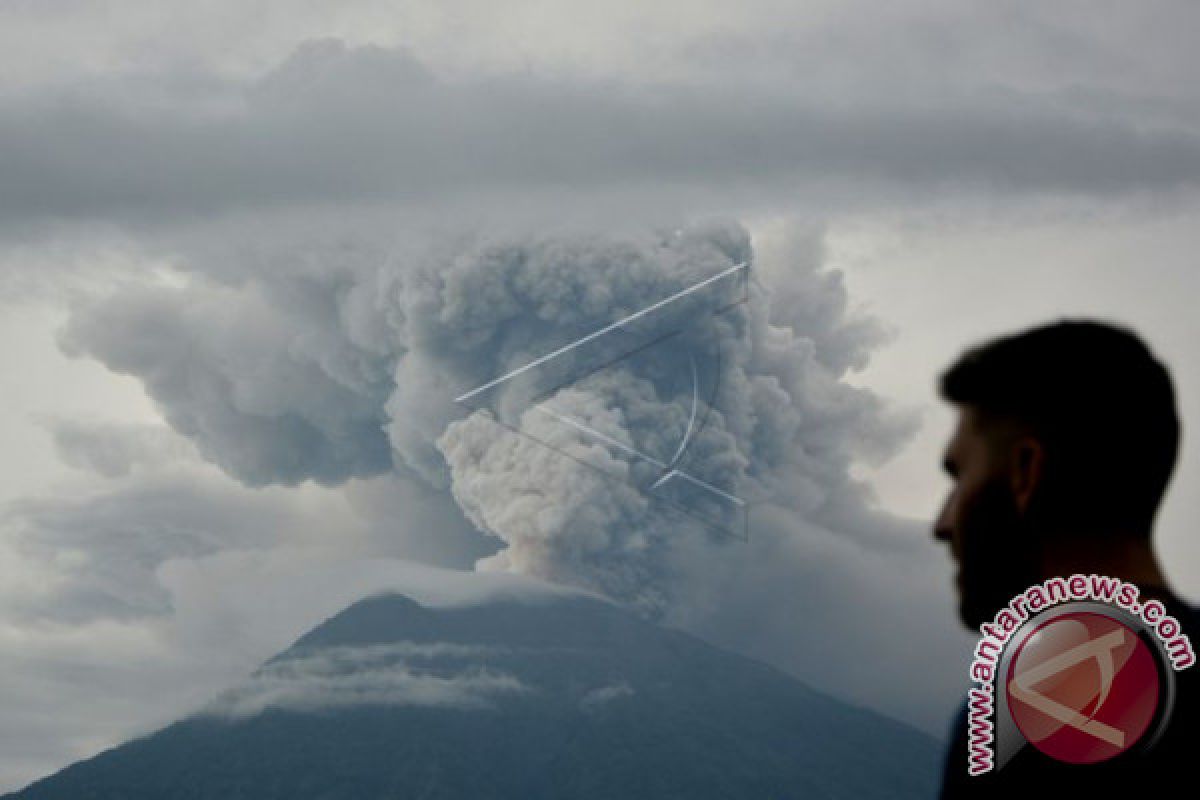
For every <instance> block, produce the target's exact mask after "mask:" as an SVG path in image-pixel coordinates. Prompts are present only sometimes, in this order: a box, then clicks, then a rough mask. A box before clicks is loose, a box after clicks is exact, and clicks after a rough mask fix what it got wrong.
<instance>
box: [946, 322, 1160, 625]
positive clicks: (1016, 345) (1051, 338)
mask: <svg viewBox="0 0 1200 800" xmlns="http://www.w3.org/2000/svg"><path fill="white" fill-rule="evenodd" d="M939 388H940V391H941V394H942V396H943V398H945V399H946V400H947V401H949V402H950V403H953V404H954V405H955V406H956V407H957V408H958V410H959V418H958V425H957V427H956V429H955V432H954V435H953V437H952V438H951V440H950V442H949V444H948V446H947V448H946V454H945V461H944V467H945V469H946V470H947V472H949V474H950V476H951V478H952V480H953V481H954V487H953V489H952V490H951V492H950V495H949V497H947V499H946V504H945V506H944V508H943V509H942V512H941V514H940V515H939V517H938V520H937V522H936V524H935V528H934V533H935V535H936V537H937V538H938V539H940V540H942V541H946V542H948V543H949V544H950V548H951V552H952V554H953V556H954V558H955V560H956V561H957V562H958V568H959V572H958V578H957V579H958V589H959V611H960V615H961V617H962V619H963V622H964V623H966V624H967V625H969V626H971V627H975V626H977V625H979V623H981V622H983V621H985V620H987V619H990V618H991V617H992V616H993V615H994V614H995V613H996V611H998V610H999V609H1000V608H1001V607H1002V606H1003V605H1005V604H1006V603H1007V602H1008V600H1009V599H1011V598H1012V597H1013V596H1014V595H1015V594H1017V593H1018V592H1020V591H1022V590H1024V589H1025V588H1026V587H1028V586H1029V585H1030V584H1032V583H1035V582H1037V581H1040V580H1043V579H1044V578H1047V577H1051V576H1050V575H1046V574H1043V573H1044V571H1045V561H1044V555H1045V553H1046V550H1047V548H1048V547H1049V546H1053V544H1054V542H1055V540H1058V542H1060V543H1061V542H1063V541H1068V540H1069V541H1072V542H1079V543H1082V544H1080V545H1079V546H1081V547H1086V546H1087V544H1086V543H1088V542H1091V543H1096V544H1100V543H1104V540H1108V541H1109V542H1111V541H1112V540H1114V539H1136V540H1148V539H1149V536H1150V532H1151V528H1152V524H1153V520H1154V516H1155V513H1156V512H1157V510H1158V505H1159V503H1160V501H1161V500H1162V496H1163V492H1164V491H1165V489H1166V486H1167V481H1168V479H1169V478H1170V475H1171V471H1172V469H1173V468H1174V465H1175V458H1176V452H1177V450H1178V445H1179V422H1178V418H1177V416H1176V412H1175V393H1174V389H1173V388H1172V385H1171V379H1170V376H1169V375H1168V373H1167V371H1166V369H1165V368H1164V367H1163V366H1162V364H1160V363H1159V362H1158V361H1157V360H1156V359H1155V358H1154V356H1153V355H1152V354H1151V353H1150V351H1149V350H1148V349H1147V348H1146V346H1145V345H1144V344H1143V343H1142V342H1141V340H1140V339H1139V338H1138V337H1137V336H1136V335H1134V334H1133V333H1131V332H1130V331H1127V330H1124V329H1122V328H1118V327H1114V326H1112V325H1108V324H1104V323H1100V322H1094V321H1074V320H1066V321H1061V322H1057V323H1054V324H1050V325H1046V326H1043V327H1038V328H1034V329H1031V330H1028V331H1025V332H1022V333H1019V334H1015V335H1011V336H1005V337H1002V338H999V339H995V340H993V341H990V342H988V343H986V344H983V345H981V346H978V347H975V348H972V349H970V350H968V351H967V352H966V353H964V354H963V356H962V357H961V358H960V359H959V360H958V361H957V362H956V363H955V364H954V365H953V366H951V367H950V368H949V369H948V370H947V371H946V372H945V373H944V374H943V375H942V376H941V381H940V386H939Z"/></svg>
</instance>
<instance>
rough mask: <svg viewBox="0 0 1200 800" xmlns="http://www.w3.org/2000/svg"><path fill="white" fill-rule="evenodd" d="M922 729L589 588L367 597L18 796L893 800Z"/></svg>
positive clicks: (922, 771) (930, 760)
mask: <svg viewBox="0 0 1200 800" xmlns="http://www.w3.org/2000/svg"><path fill="white" fill-rule="evenodd" d="M938 759H939V754H938V751H937V746H936V745H935V743H934V742H933V740H932V739H930V738H929V737H927V736H925V735H924V734H921V733H919V732H917V731H915V730H913V729H911V728H909V727H907V726H904V725H902V724H900V723H898V722H894V721H891V720H888V719H886V718H884V717H882V716H879V715H877V714H874V713H871V712H868V711H864V710H861V709H856V708H852V707H850V706H847V705H845V704H843V703H840V702H838V701H836V700H834V699H832V698H829V697H827V696H825V695H822V694H820V693H818V692H816V691H813V690H811V689H809V688H807V687H806V686H804V685H803V684H802V683H800V682H798V681H796V680H795V679H793V678H791V677H789V676H787V675H785V674H783V673H781V672H779V671H778V670H775V669H773V668H771V667H768V666H766V665H764V664H761V663H758V662H756V661H752V660H750V659H746V658H743V657H741V656H737V655H734V654H731V653H727V652H724V651H721V650H718V649H716V648H713V647H711V646H709V645H707V644H705V643H703V642H701V641H699V640H697V639H695V638H693V637H691V636H688V635H686V634H683V633H680V632H677V631H671V630H666V629H663V628H661V627H658V626H655V625H652V624H650V623H647V622H644V621H642V620H640V619H638V618H636V617H634V616H632V615H630V614H629V613H627V612H625V611H623V610H621V609H619V608H617V607H615V606H612V605H610V604H608V603H605V602H602V601H600V600H596V599H592V598H589V597H582V596H562V597H554V598H537V599H529V598H525V599H522V598H515V597H514V598H507V599H496V600H493V601H491V602H489V603H486V604H484V605H475V606H470V607H461V608H426V607H424V606H421V605H418V604H417V603H415V602H414V601H412V600H410V599H408V598H407V597H405V596H403V595H397V594H391V595H381V596H376V597H370V598H367V599H365V600H362V601H360V602H358V603H356V604H354V605H353V606H351V607H349V608H347V609H346V610H344V611H343V612H341V613H339V614H337V615H336V616H334V617H333V618H332V619H330V620H328V621H326V622H325V623H323V624H322V625H319V626H318V627H316V628H315V629H313V630H312V631H311V632H309V633H308V634H306V635H305V636H303V637H301V638H300V639H299V640H298V641H297V642H296V643H295V644H294V645H293V646H292V647H290V648H288V649H287V650H286V651H284V652H283V653H281V654H279V655H278V656H276V657H274V658H272V659H271V660H270V661H268V662H267V663H266V664H264V665H263V666H262V667H261V668H260V669H259V670H258V671H257V672H255V674H254V675H253V676H252V677H251V678H250V680H248V681H247V682H246V683H245V684H244V685H242V686H239V687H236V688H235V689H233V690H231V691H229V692H227V693H225V694H224V695H222V696H221V697H219V698H217V700H215V701H214V702H213V703H212V704H211V705H210V706H209V707H207V708H205V709H203V710H202V711H201V712H200V713H197V714H195V715H193V716H191V717H188V718H186V719H183V720H181V721H179V722H177V723H175V724H173V725H170V726H168V727H167V728H165V729H163V730H161V731H159V732H157V733H154V734H152V735H149V736H146V737H144V738H141V739H137V740H134V741H131V742H129V743H126V744H124V745H122V746H120V747H117V748H114V749H112V750H109V751H107V752H104V753H101V754H100V755H98V756H96V757H94V758H92V759H89V760H86V761H82V762H79V763H77V764H74V765H72V766H70V767H68V768H66V769H64V770H62V771H61V772H59V773H57V774H56V775H53V776H51V777H49V778H46V779H43V780H41V781H38V782H36V783H34V784H32V785H30V786H29V787H26V788H25V789H24V790H22V791H20V792H17V793H15V794H12V795H9V796H8V797H10V798H20V799H21V800H43V799H50V798H70V800H90V799H94V800H110V799H112V800H115V799H116V798H122V800H142V799H143V798H145V799H146V800H149V798H154V799H155V800H161V799H162V798H179V799H180V800H186V799H187V798H204V799H205V800H209V799H212V800H216V799H217V798H220V799H221V800H236V799H237V798H253V800H272V799H273V798H289V800H292V799H297V798H322V799H323V800H341V798H347V799H348V800H349V799H351V798H352V799H353V800H370V798H472V799H473V800H474V799H475V798H479V799H482V798H521V800H526V799H528V798H622V799H623V800H624V799H625V798H633V799H634V800H636V799H637V798H688V799H689V800H697V799H699V800H703V799H704V798H801V797H846V798H874V797H879V798H884V797H887V798H905V797H928V796H930V795H932V794H933V792H934V783H933V782H934V778H935V775H936V772H937V762H938Z"/></svg>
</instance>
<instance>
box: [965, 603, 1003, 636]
mask: <svg viewBox="0 0 1200 800" xmlns="http://www.w3.org/2000/svg"><path fill="white" fill-rule="evenodd" d="M1008 600H1009V598H1007V597H1006V598H1004V599H1003V600H998V601H996V602H983V601H980V600H977V599H975V598H963V599H961V600H959V602H958V618H959V620H961V621H962V624H963V625H964V626H966V628H967V630H971V631H977V630H979V626H980V625H982V624H984V623H985V622H992V621H993V620H995V618H996V614H997V613H998V612H999V611H1000V609H1001V608H1003V607H1004V606H1005V605H1007V604H1008Z"/></svg>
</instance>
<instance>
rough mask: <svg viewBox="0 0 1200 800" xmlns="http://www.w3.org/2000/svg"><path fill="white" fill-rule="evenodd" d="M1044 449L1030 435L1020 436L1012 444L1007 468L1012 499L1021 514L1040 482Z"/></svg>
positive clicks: (1044, 458) (1044, 454) (1027, 506)
mask: <svg viewBox="0 0 1200 800" xmlns="http://www.w3.org/2000/svg"><path fill="white" fill-rule="evenodd" d="M1045 462H1046V449H1045V448H1044V447H1042V443H1041V442H1040V441H1038V440H1037V439H1035V438H1034V437H1032V436H1022V437H1021V438H1019V439H1017V441H1016V442H1014V443H1013V446H1012V466H1011V468H1010V470H1009V472H1010V477H1011V484H1012V492H1013V499H1014V500H1016V503H1017V508H1018V509H1019V510H1020V512H1021V513H1022V514H1024V513H1025V511H1026V510H1027V509H1028V508H1029V504H1030V502H1032V500H1033V495H1034V492H1035V491H1036V490H1037V487H1038V485H1039V484H1041V482H1042V474H1043V472H1044V470H1045Z"/></svg>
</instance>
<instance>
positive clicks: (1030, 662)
mask: <svg viewBox="0 0 1200 800" xmlns="http://www.w3.org/2000/svg"><path fill="white" fill-rule="evenodd" d="M1006 687H1007V692H1008V707H1009V712H1010V713H1011V714H1012V718H1013V722H1015V723H1016V725H1017V728H1019V729H1020V731H1021V733H1022V734H1023V735H1024V736H1025V738H1026V739H1027V740H1028V741H1029V743H1030V744H1032V745H1033V746H1034V747H1036V748H1037V749H1038V750H1040V751H1042V752H1043V753H1045V754H1046V755H1048V756H1050V757H1051V758H1054V759H1057V760H1059V761H1066V762H1069V763H1072V764H1093V763H1095V762H1097V761H1106V760H1107V759H1110V758H1113V757H1114V756H1117V755H1120V754H1121V753H1123V752H1125V751H1126V750H1128V749H1129V748H1131V747H1133V746H1134V745H1135V744H1137V742H1138V740H1140V739H1141V737H1142V735H1143V734H1144V733H1145V732H1146V729H1147V728H1149V727H1150V723H1151V721H1153V719H1154V715H1155V712H1156V711H1157V710H1158V698H1159V677H1158V668H1157V666H1156V662H1155V659H1154V654H1153V653H1152V652H1151V651H1150V648H1149V647H1148V646H1147V645H1146V643H1145V642H1144V641H1142V639H1141V637H1139V636H1138V635H1137V634H1136V633H1135V632H1134V631H1133V630H1131V629H1130V628H1129V627H1127V626H1126V625H1124V624H1122V623H1121V622H1119V621H1118V620H1115V619H1113V618H1112V617H1109V616H1106V615H1104V614H1100V613H1096V612H1088V611H1079V612H1069V613H1066V614H1062V615H1060V616H1057V617H1055V618H1053V619H1051V620H1048V621H1046V622H1044V623H1042V624H1041V625H1039V626H1038V627H1037V628H1035V629H1034V631H1033V633H1031V634H1030V635H1029V637H1028V638H1027V639H1026V640H1025V641H1024V642H1022V643H1021V646H1020V647H1019V648H1018V649H1017V652H1016V653H1015V655H1014V656H1013V659H1012V663H1011V664H1010V665H1009V668H1008V681H1007V684H1006Z"/></svg>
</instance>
